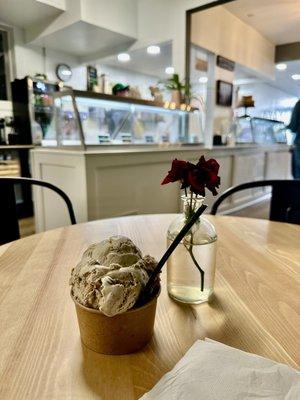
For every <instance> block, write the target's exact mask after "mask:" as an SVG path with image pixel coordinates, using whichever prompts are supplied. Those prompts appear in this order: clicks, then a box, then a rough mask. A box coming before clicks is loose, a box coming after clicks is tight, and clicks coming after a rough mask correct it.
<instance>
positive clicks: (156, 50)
mask: <svg viewBox="0 0 300 400" xmlns="http://www.w3.org/2000/svg"><path fill="white" fill-rule="evenodd" d="M147 53H148V54H159V53H160V47H159V46H148V47H147Z"/></svg>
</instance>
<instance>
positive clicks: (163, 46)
mask: <svg viewBox="0 0 300 400" xmlns="http://www.w3.org/2000/svg"><path fill="white" fill-rule="evenodd" d="M153 44H156V43H153ZM159 46H160V54H156V55H151V54H148V53H147V50H146V48H143V49H138V50H134V51H127V53H128V54H130V57H131V60H130V61H128V62H126V63H122V62H119V61H118V59H117V55H114V56H112V57H107V58H104V59H101V60H99V62H101V63H102V64H104V65H109V66H111V67H115V68H123V69H126V70H130V71H134V72H139V73H141V74H145V75H151V76H155V77H157V78H165V77H166V73H165V68H166V67H170V66H172V43H171V42H166V43H160V44H159Z"/></svg>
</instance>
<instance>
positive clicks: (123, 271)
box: [70, 236, 157, 316]
mask: <svg viewBox="0 0 300 400" xmlns="http://www.w3.org/2000/svg"><path fill="white" fill-rule="evenodd" d="M156 265H157V263H156V261H155V259H154V258H153V257H151V256H148V255H147V256H145V257H142V254H141V251H140V250H139V249H138V248H137V247H136V246H135V244H134V243H133V242H132V241H131V240H130V239H129V238H127V237H125V236H112V237H110V238H109V239H106V240H103V241H102V242H100V243H96V244H92V245H91V246H89V247H88V249H87V250H86V251H85V252H84V253H83V256H82V259H81V261H80V262H79V263H78V264H77V265H76V267H75V268H73V270H72V273H71V279H70V285H71V294H72V296H73V298H74V299H75V300H76V301H78V302H79V303H80V304H82V305H84V306H86V307H90V308H94V309H99V310H100V311H101V312H103V314H105V315H107V316H114V315H116V314H120V313H123V312H125V311H127V310H129V309H130V308H132V307H133V306H134V305H135V303H136V301H137V299H138V297H139V295H140V292H141V290H142V288H143V287H144V286H145V285H146V283H147V282H148V279H149V276H150V274H151V272H152V271H153V270H154V268H155V267H156Z"/></svg>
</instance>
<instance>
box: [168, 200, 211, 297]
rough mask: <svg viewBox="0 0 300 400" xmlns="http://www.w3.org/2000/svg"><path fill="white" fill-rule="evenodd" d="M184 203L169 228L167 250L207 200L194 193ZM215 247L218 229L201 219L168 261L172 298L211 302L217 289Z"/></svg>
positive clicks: (169, 287)
mask: <svg viewBox="0 0 300 400" xmlns="http://www.w3.org/2000/svg"><path fill="white" fill-rule="evenodd" d="M181 199H182V202H183V213H182V214H181V215H179V216H178V217H176V219H175V220H174V221H173V222H172V223H171V224H170V226H169V229H168V232H167V241H168V246H169V245H170V244H171V243H172V241H173V240H174V239H175V237H176V236H177V234H178V232H180V230H181V229H182V227H183V226H184V225H185V224H186V223H187V221H188V220H189V218H191V216H192V215H193V213H195V212H196V210H197V209H198V208H199V207H200V206H201V205H202V204H203V202H204V197H202V196H199V195H198V196H197V195H195V194H193V193H190V194H189V195H184V196H182V197H181ZM216 247H217V235H216V231H215V228H214V226H213V224H212V223H211V222H210V221H208V220H207V219H206V218H205V217H202V216H201V217H200V218H199V220H198V221H197V222H196V223H195V224H194V225H193V227H192V228H191V229H190V231H189V232H188V233H187V234H186V235H185V237H184V238H183V240H182V241H181V242H180V244H179V245H178V246H177V247H176V249H175V251H174V252H173V253H172V255H171V256H170V258H169V260H168V265H167V286H168V293H169V296H170V297H171V298H173V299H175V300H177V301H180V302H182V303H188V304H199V303H203V302H206V301H208V300H209V298H210V297H211V295H212V293H213V287H214V277H215V264H216Z"/></svg>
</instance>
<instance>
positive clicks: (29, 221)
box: [19, 217, 35, 238]
mask: <svg viewBox="0 0 300 400" xmlns="http://www.w3.org/2000/svg"><path fill="white" fill-rule="evenodd" d="M19 229H20V235H21V238H23V237H25V236H29V235H33V234H34V233H35V227H34V217H30V218H24V219H20V220H19Z"/></svg>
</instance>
